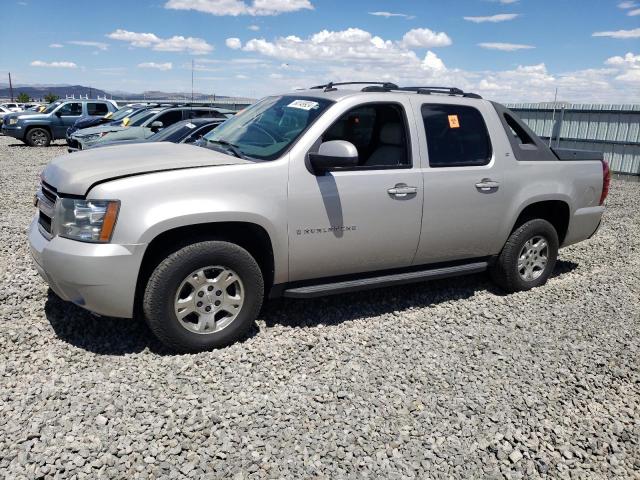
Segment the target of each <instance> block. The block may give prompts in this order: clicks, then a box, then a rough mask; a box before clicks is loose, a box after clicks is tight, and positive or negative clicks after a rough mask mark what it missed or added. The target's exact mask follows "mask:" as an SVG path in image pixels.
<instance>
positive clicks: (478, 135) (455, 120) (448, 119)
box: [422, 104, 492, 167]
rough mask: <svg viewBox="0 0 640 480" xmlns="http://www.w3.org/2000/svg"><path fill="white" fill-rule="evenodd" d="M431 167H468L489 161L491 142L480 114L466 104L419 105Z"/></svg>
mask: <svg viewBox="0 0 640 480" xmlns="http://www.w3.org/2000/svg"><path fill="white" fill-rule="evenodd" d="M422 120H423V121H424V130H425V133H426V136H427V150H428V152H429V165H430V166H431V167H469V166H481V165H487V164H488V163H489V162H490V161H491V155H492V150H491V141H490V140H489V132H488V131H487V126H486V125H485V123H484V119H483V118H482V114H481V113H480V112H479V111H478V110H477V109H475V108H473V107H468V106H465V105H438V104H425V105H422Z"/></svg>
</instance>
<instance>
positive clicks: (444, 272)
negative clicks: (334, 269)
mask: <svg viewBox="0 0 640 480" xmlns="http://www.w3.org/2000/svg"><path fill="white" fill-rule="evenodd" d="M488 266H489V264H488V263H487V262H475V263H468V264H466V265H457V266H454V267H442V268H433V269H430V270H420V271H416V272H407V273H393V274H389V275H381V276H377V277H369V278H361V279H358V280H345V281H342V282H335V283H324V284H318V285H309V286H307V287H297V288H289V289H287V290H285V291H284V293H283V295H284V296H285V297H289V298H313V297H322V296H325V295H337V294H339V293H346V292H356V291H359V290H370V289H374V288H381V287H389V286H393V285H402V284H404V283H414V282H423V281H427V280H438V279H440V278H448V277H455V276H458V275H468V274H471V273H480V272H484V271H485V270H486V269H487V267H488Z"/></svg>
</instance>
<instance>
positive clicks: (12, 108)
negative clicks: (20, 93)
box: [0, 103, 22, 112]
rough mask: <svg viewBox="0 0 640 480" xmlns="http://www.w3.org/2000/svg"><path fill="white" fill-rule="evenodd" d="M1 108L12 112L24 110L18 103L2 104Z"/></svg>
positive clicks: (0, 104)
mask: <svg viewBox="0 0 640 480" xmlns="http://www.w3.org/2000/svg"><path fill="white" fill-rule="evenodd" d="M0 107H4V108H6V109H7V110H9V111H11V112H21V111H22V108H21V107H20V105H19V104H17V103H0Z"/></svg>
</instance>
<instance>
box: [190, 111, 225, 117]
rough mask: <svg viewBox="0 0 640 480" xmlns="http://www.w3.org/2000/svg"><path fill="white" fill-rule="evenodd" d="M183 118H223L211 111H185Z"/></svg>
mask: <svg viewBox="0 0 640 480" xmlns="http://www.w3.org/2000/svg"><path fill="white" fill-rule="evenodd" d="M185 118H224V117H223V116H222V115H221V114H220V113H218V112H217V111H215V110H211V109H193V110H188V111H187V116H186V117H185Z"/></svg>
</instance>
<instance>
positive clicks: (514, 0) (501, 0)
mask: <svg viewBox="0 0 640 480" xmlns="http://www.w3.org/2000/svg"><path fill="white" fill-rule="evenodd" d="M498 3H501V4H503V5H511V4H512V3H518V0H498Z"/></svg>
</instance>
